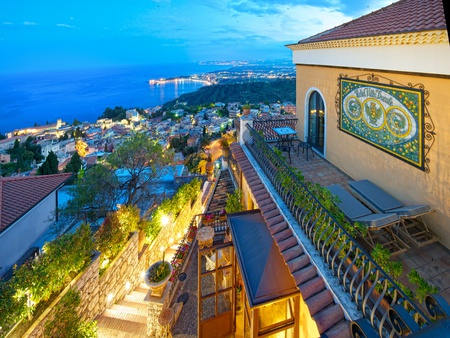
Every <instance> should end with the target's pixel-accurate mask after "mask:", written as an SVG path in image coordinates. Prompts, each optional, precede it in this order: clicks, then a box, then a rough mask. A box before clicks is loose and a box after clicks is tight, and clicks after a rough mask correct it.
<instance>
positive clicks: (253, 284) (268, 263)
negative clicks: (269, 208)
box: [228, 210, 299, 307]
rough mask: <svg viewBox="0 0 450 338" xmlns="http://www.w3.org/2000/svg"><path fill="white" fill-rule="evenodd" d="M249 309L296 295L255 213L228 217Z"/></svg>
mask: <svg viewBox="0 0 450 338" xmlns="http://www.w3.org/2000/svg"><path fill="white" fill-rule="evenodd" d="M228 222H229V224H230V229H231V233H232V236H233V244H234V247H235V251H236V256H237V259H238V264H239V267H240V270H241V273H242V277H243V280H244V284H245V289H246V292H247V297H248V301H249V303H250V306H251V307H254V306H259V305H263V304H265V303H268V302H272V301H274V300H276V299H279V298H284V297H286V296H289V295H293V294H296V293H299V290H298V288H297V286H296V284H295V281H294V278H293V277H292V275H291V274H290V272H289V270H288V267H287V265H286V263H285V261H284V259H283V257H282V256H281V253H280V251H279V250H278V247H277V246H276V244H275V241H274V240H273V238H272V236H271V234H270V232H269V229H268V227H267V225H266V222H265V221H264V218H263V217H262V215H261V212H260V211H259V210H251V211H246V212H241V213H237V214H231V215H228Z"/></svg>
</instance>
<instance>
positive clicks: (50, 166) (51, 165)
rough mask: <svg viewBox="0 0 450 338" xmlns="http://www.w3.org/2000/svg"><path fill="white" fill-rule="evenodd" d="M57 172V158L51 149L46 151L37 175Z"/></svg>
mask: <svg viewBox="0 0 450 338" xmlns="http://www.w3.org/2000/svg"><path fill="white" fill-rule="evenodd" d="M57 173H58V158H57V157H56V155H55V153H54V152H53V151H50V152H49V153H48V156H47V158H46V159H45V161H44V163H43V164H42V166H41V167H40V168H39V169H38V175H52V174H57Z"/></svg>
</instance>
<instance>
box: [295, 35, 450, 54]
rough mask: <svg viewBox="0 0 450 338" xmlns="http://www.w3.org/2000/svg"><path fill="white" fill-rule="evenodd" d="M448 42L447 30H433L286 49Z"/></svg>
mask: <svg viewBox="0 0 450 338" xmlns="http://www.w3.org/2000/svg"><path fill="white" fill-rule="evenodd" d="M448 42H449V40H448V35H447V31H446V30H432V31H425V32H412V33H402V34H392V35H377V36H364V37H360V38H350V39H337V40H329V41H317V42H304V43H295V44H290V45H286V47H287V48H289V49H291V50H307V49H326V48H346V47H373V46H393V45H429V44H441V43H444V44H448Z"/></svg>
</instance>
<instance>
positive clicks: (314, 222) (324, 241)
mask: <svg viewBox="0 0 450 338" xmlns="http://www.w3.org/2000/svg"><path fill="white" fill-rule="evenodd" d="M243 138H244V141H245V145H246V147H247V148H248V150H249V151H250V152H251V153H252V155H253V156H254V157H255V159H256V161H257V162H258V163H259V166H260V167H261V168H262V170H263V171H264V173H265V174H266V176H267V177H268V179H269V180H270V181H271V183H272V185H273V186H274V188H275V190H276V191H277V193H278V194H279V195H280V197H281V198H282V199H283V201H284V202H285V204H286V206H287V207H288V208H289V210H290V212H291V213H292V215H293V216H294V217H295V218H296V220H297V221H298V223H299V224H300V226H301V227H302V228H303V230H304V232H305V234H306V235H307V236H308V238H309V239H310V241H311V242H312V243H313V244H314V246H315V248H316V249H317V251H318V252H319V253H320V255H321V256H322V258H323V260H324V261H325V263H326V264H327V265H328V266H329V268H330V269H331V270H332V271H333V273H334V275H335V276H336V277H337V278H338V279H339V281H340V283H341V284H342V286H343V288H344V290H345V291H346V292H348V293H349V294H350V296H351V298H352V301H353V302H355V303H356V305H357V306H358V309H360V311H361V312H362V313H363V315H364V317H365V318H366V319H365V322H366V323H367V321H369V322H370V325H369V328H370V327H372V328H373V329H370V330H371V331H372V334H373V330H375V331H376V332H377V335H378V336H379V337H393V336H395V335H396V334H398V335H403V334H406V333H408V332H414V331H417V329H421V328H423V327H425V326H427V325H429V324H430V323H431V321H430V319H429V318H428V317H427V316H426V315H425V314H424V313H423V312H422V311H421V309H420V308H418V307H417V305H416V304H415V303H414V302H413V301H412V300H411V299H410V298H409V297H408V296H407V295H406V294H405V293H404V292H403V290H402V289H401V288H400V286H398V285H397V283H396V282H395V281H394V280H393V279H392V278H391V276H390V275H389V274H388V273H386V272H385V271H384V270H383V269H382V268H381V267H380V266H379V265H378V264H377V263H376V262H375V261H374V260H373V259H372V257H371V256H370V255H369V254H368V253H367V252H366V251H365V250H364V249H363V248H362V247H361V246H360V245H359V244H358V243H357V242H356V241H355V239H354V238H353V237H352V236H351V235H350V234H349V233H348V232H347V231H346V230H345V228H344V226H343V225H341V224H340V223H339V222H338V221H336V220H335V219H334V217H333V216H332V215H331V214H330V212H329V211H328V210H327V209H326V208H325V207H324V206H323V205H322V204H321V202H320V201H319V200H318V199H317V198H316V197H315V196H314V195H313V194H312V193H311V191H310V190H309V189H308V188H307V186H306V185H305V184H304V183H303V182H302V181H300V179H298V177H297V175H296V174H295V173H294V172H293V171H292V170H291V169H290V168H289V167H288V166H287V165H286V163H285V161H284V160H283V159H282V158H281V156H279V155H278V154H277V153H276V152H274V151H273V150H272V148H271V147H270V146H269V145H268V144H267V143H266V141H265V140H264V139H263V137H261V135H260V133H258V132H257V131H256V130H255V129H253V128H252V127H250V126H249V125H247V130H246V131H245V133H244V135H243ZM427 306H429V304H428V303H427ZM431 306H433V304H432V305H431ZM429 308H430V307H429ZM396 314H398V316H396ZM364 326H365V325H360V326H358V323H356V325H353V327H352V330H354V332H353V334H354V336H355V337H356V336H358V334H360V333H358V332H359V331H358V330H360V331H367V328H366V329H364ZM367 336H369V335H367Z"/></svg>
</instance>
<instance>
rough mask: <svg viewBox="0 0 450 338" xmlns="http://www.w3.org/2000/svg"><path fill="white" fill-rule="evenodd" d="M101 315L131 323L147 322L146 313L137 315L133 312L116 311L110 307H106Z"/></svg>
mask: <svg viewBox="0 0 450 338" xmlns="http://www.w3.org/2000/svg"><path fill="white" fill-rule="evenodd" d="M102 316H105V317H109V318H114V319H121V320H127V321H130V322H133V323H141V324H145V323H147V316H146V315H143V316H142V315H138V314H133V313H128V312H124V311H117V310H113V309H112V308H111V309H106V310H105V312H103V314H102Z"/></svg>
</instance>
